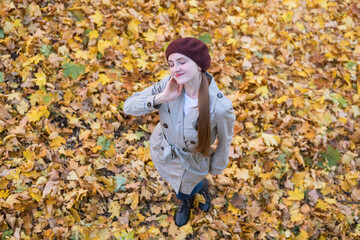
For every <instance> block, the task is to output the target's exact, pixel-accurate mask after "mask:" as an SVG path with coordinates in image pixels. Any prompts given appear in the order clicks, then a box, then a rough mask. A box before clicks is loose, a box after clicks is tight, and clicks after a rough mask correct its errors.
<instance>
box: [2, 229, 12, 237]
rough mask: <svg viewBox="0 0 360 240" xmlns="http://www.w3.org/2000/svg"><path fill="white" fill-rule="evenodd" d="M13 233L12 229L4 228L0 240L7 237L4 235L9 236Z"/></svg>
mask: <svg viewBox="0 0 360 240" xmlns="http://www.w3.org/2000/svg"><path fill="white" fill-rule="evenodd" d="M12 234H13V230H12V229H10V230H5V231H4V232H3V234H2V235H1V240H5V239H7V238H6V237H10V236H11V235H12Z"/></svg>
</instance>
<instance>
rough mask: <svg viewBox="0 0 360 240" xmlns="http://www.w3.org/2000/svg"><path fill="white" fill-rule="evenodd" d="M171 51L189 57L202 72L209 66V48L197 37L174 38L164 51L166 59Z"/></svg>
mask: <svg viewBox="0 0 360 240" xmlns="http://www.w3.org/2000/svg"><path fill="white" fill-rule="evenodd" d="M172 53H181V54H184V55H185V56H187V57H189V58H191V59H192V60H193V61H194V62H195V63H196V64H197V65H198V66H199V67H200V68H201V70H203V71H204V72H205V71H206V70H207V69H208V68H209V67H210V62H211V57H210V55H209V49H208V47H207V46H206V44H205V43H203V42H202V41H200V40H199V39H196V38H191V37H186V38H178V39H175V40H174V41H172V42H171V43H170V44H169V46H168V47H167V49H166V51H165V55H166V59H167V60H169V56H170V55H171V54H172Z"/></svg>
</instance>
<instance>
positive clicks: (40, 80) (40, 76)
mask: <svg viewBox="0 0 360 240" xmlns="http://www.w3.org/2000/svg"><path fill="white" fill-rule="evenodd" d="M35 77H36V85H38V86H39V87H42V86H44V85H45V84H46V75H45V74H44V73H43V72H42V71H40V72H37V73H35Z"/></svg>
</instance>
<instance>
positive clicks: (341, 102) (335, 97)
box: [330, 93, 348, 108]
mask: <svg viewBox="0 0 360 240" xmlns="http://www.w3.org/2000/svg"><path fill="white" fill-rule="evenodd" d="M330 96H331V97H332V98H331V100H332V101H333V103H334V104H338V105H340V107H342V108H345V107H346V106H347V105H348V103H347V101H346V100H345V99H344V98H343V97H342V96H339V95H337V94H335V93H332V94H330Z"/></svg>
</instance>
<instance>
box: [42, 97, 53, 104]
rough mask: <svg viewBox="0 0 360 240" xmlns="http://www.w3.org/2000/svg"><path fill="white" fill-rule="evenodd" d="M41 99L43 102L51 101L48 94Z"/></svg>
mask: <svg viewBox="0 0 360 240" xmlns="http://www.w3.org/2000/svg"><path fill="white" fill-rule="evenodd" d="M43 101H44V102H45V103H49V102H50V101H51V97H50V96H49V95H47V96H45V97H43Z"/></svg>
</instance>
